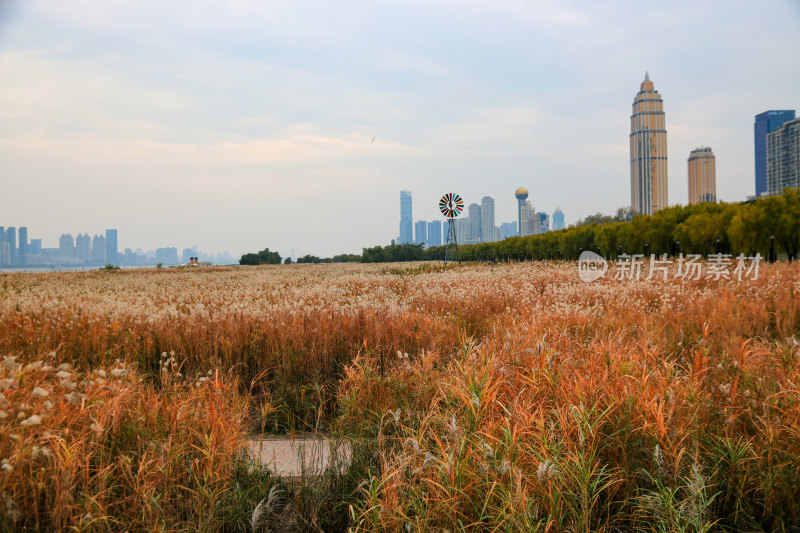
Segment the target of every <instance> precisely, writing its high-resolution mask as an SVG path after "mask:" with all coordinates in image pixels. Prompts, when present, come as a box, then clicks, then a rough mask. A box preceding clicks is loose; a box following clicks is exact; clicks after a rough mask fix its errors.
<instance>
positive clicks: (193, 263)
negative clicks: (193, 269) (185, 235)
mask: <svg viewBox="0 0 800 533" xmlns="http://www.w3.org/2000/svg"><path fill="white" fill-rule="evenodd" d="M189 266H200V258H199V257H190V258H189Z"/></svg>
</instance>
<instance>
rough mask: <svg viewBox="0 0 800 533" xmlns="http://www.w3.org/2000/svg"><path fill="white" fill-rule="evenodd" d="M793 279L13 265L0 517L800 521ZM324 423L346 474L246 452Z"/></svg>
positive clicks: (133, 523)
mask: <svg viewBox="0 0 800 533" xmlns="http://www.w3.org/2000/svg"><path fill="white" fill-rule="evenodd" d="M798 291H800V267H798V266H797V265H796V264H779V265H768V266H767V267H765V268H764V269H762V272H761V275H760V277H759V279H757V280H748V281H743V282H741V283H737V282H736V281H725V280H722V281H711V280H698V281H693V282H678V281H674V282H673V281H670V282H663V281H640V282H633V281H616V280H613V279H606V280H603V281H600V282H595V283H593V284H584V283H582V282H580V281H579V279H578V276H577V272H576V271H575V270H574V266H573V265H572V264H570V263H557V264H535V265H531V264H507V265H464V266H460V267H448V268H440V267H436V268H434V267H432V266H430V265H417V266H412V267H410V268H409V267H408V266H407V265H404V266H403V267H402V268H399V267H397V266H396V265H395V266H392V265H390V266H375V265H371V266H366V265H319V266H296V267H295V266H292V267H259V268H214V269H197V270H158V271H155V270H153V271H137V272H92V273H88V272H85V273H56V274H3V275H0V354H2V355H4V357H5V358H4V362H3V364H2V366H0V373H2V376H0V388H2V389H3V390H2V393H3V397H1V398H0V461H4V462H3V464H2V466H0V469H2V471H0V493H2V498H3V501H2V502H0V504H2V505H0V518H2V519H1V520H0V523H2V526H0V528H2V527H5V529H6V530H9V531H15V530H21V529H28V530H32V531H37V530H38V531H51V530H66V529H68V528H72V529H74V530H87V531H107V530H108V531H110V530H117V529H122V528H123V527H125V528H129V529H130V530H132V531H152V530H159V531H246V530H249V528H250V525H249V521H250V515H251V513H252V511H253V509H255V508H256V504H258V502H259V501H261V500H262V499H266V498H268V495H269V494H272V495H273V497H274V499H275V498H279V497H280V501H281V502H283V503H282V506H281V510H282V511H281V513H283V514H281V516H284V518H285V519H286V520H287V521H288V520H291V524H293V525H294V527H296V528H300V529H303V530H309V531H343V530H345V529H347V528H348V527H349V528H352V529H353V530H358V531H431V530H445V529H446V530H450V531H455V530H486V531H489V530H492V531H495V530H498V531H519V530H528V531H535V530H541V531H558V530H571V531H599V530H621V529H639V530H653V531H706V530H711V529H723V530H731V531H752V530H786V531H788V530H789V529H790V528H791V527H792V526H794V525H796V524H797V523H798V519H800V505H798V503H797V502H798V501H800V489H799V488H798V487H800V474H798V472H800V459H798V457H800V433H799V432H798V428H799V427H800V423H799V422H800V421H799V420H798V417H799V416H800V406H799V403H798V400H799V399H800V396H798V395H799V394H800V391H798V388H797V384H798V383H800V375H798V374H800V342H799V341H798V340H797V339H798V337H800V312H799V309H798V306H799V305H800V298H798V294H799V292H798ZM64 364H67V365H69V367H68V368H67V367H62V368H61V369H60V370H59V365H64ZM103 374H104V375H103ZM308 429H311V430H324V431H326V432H329V433H332V434H334V435H336V436H339V437H342V438H346V439H347V440H348V441H349V442H350V443H351V444H350V446H351V447H352V449H353V454H352V457H353V459H352V460H351V461H350V462H349V467H348V468H344V469H338V470H329V471H327V472H324V473H316V474H313V475H312V474H309V475H307V476H306V477H305V478H303V479H296V480H293V481H292V482H289V480H277V479H275V478H274V476H271V475H269V473H268V472H265V471H263V470H262V469H260V468H258V467H257V465H254V464H253V463H252V462H251V461H250V460H249V459H248V458H247V457H246V455H245V454H244V451H243V449H244V448H243V444H244V441H245V439H246V438H247V435H248V433H250V432H254V431H258V432H263V431H273V432H285V431H295V430H308ZM320 476H322V477H320ZM276 487H277V488H276ZM273 489H274V490H273ZM276 501H277V500H276ZM265 506H266V504H265ZM265 506H262V508H263V507H265ZM286 509H291V511H292V512H291V513H289V511H286ZM289 515H291V516H289ZM276 517H277V515H276ZM273 518H275V517H273ZM275 519H276V520H278V518H275ZM288 523H289V522H287V524H288ZM276 524H278V522H275V523H273V525H276ZM283 527H287V525H286V524H284V525H283Z"/></svg>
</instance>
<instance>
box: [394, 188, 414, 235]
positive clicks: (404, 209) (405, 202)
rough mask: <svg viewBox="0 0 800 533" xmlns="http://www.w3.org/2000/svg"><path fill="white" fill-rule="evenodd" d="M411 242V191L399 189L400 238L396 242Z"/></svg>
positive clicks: (412, 231)
mask: <svg viewBox="0 0 800 533" xmlns="http://www.w3.org/2000/svg"><path fill="white" fill-rule="evenodd" d="M411 242H414V226H413V222H412V210H411V191H400V238H399V239H398V241H397V244H409V243H411Z"/></svg>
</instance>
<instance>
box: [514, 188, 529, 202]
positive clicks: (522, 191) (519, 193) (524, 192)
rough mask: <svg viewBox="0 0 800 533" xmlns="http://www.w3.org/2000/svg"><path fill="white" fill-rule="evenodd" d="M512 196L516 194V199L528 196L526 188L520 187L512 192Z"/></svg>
mask: <svg viewBox="0 0 800 533" xmlns="http://www.w3.org/2000/svg"><path fill="white" fill-rule="evenodd" d="M514 196H516V197H517V199H518V200H524V199H525V198H527V197H528V189H526V188H525V187H520V188H519V189H517V191H516V192H515V193H514Z"/></svg>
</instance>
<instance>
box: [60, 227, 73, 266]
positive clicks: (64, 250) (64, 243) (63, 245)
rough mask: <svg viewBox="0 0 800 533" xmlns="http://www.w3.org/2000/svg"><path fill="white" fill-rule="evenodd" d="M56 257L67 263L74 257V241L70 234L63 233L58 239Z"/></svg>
mask: <svg viewBox="0 0 800 533" xmlns="http://www.w3.org/2000/svg"><path fill="white" fill-rule="evenodd" d="M58 257H59V258H61V259H64V260H67V262H70V261H71V260H72V259H73V258H74V257H75V239H73V238H72V234H71V233H64V234H62V235H61V237H59V238H58Z"/></svg>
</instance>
